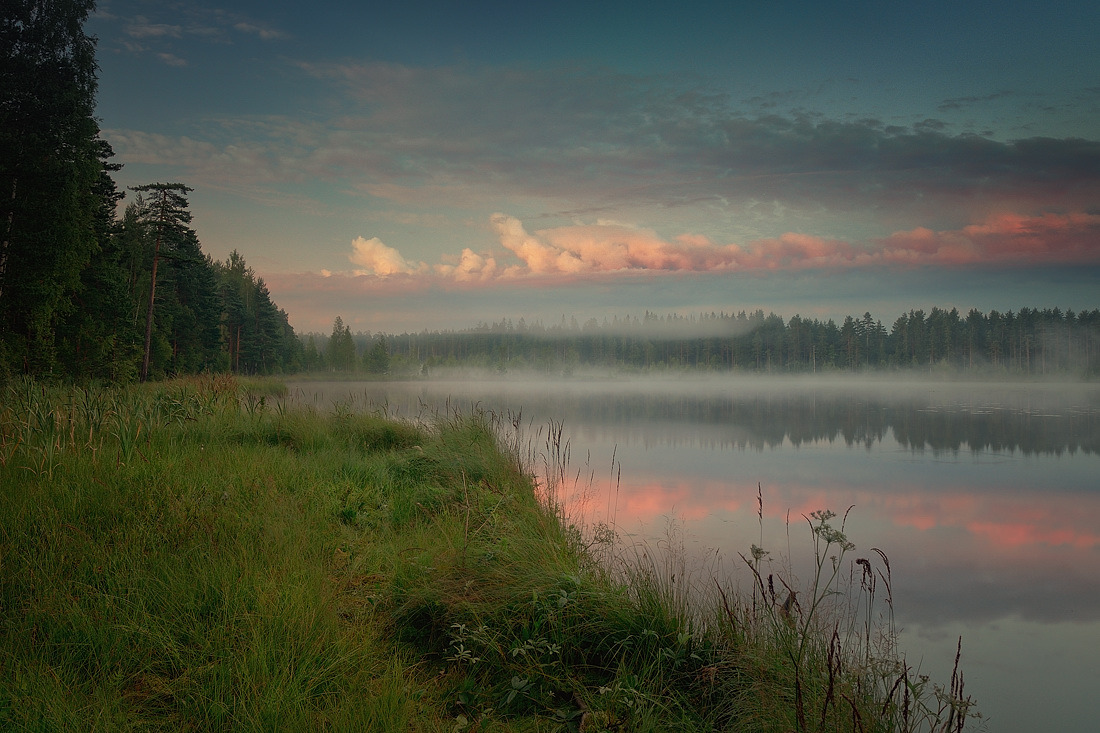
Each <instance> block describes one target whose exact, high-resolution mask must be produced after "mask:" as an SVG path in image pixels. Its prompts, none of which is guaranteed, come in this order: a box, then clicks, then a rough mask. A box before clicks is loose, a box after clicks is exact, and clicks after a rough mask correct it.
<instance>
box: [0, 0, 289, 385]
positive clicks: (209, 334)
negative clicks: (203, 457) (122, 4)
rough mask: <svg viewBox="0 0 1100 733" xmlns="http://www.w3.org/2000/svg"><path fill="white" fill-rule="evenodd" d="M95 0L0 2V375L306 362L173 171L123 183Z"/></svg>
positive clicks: (88, 375) (105, 374)
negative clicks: (103, 120)
mask: <svg viewBox="0 0 1100 733" xmlns="http://www.w3.org/2000/svg"><path fill="white" fill-rule="evenodd" d="M94 7H95V3H94V2H93V1H92V0H68V1H67V2H63V3H42V2H35V1H33V0H12V1H11V2H5V3H4V10H3V13H2V15H0V89H2V90H3V92H2V94H0V379H2V378H4V377H6V376H11V375H15V374H28V375H32V376H36V377H40V378H41V377H54V378H69V379H80V380H89V379H104V380H116V381H129V380H134V379H136V378H141V379H149V378H160V377H163V376H165V375H171V374H182V373H192V372H198V371H203V370H219V371H229V370H232V371H235V372H244V373H270V372H278V371H295V370H297V369H298V368H299V364H300V357H301V343H300V341H299V340H298V339H297V338H296V336H295V334H294V332H293V330H292V329H291V327H290V324H289V322H288V320H287V314H286V313H285V312H283V311H282V310H280V309H279V308H278V307H277V306H276V305H275V304H274V303H273V302H272V301H271V297H270V294H269V293H268V290H267V287H266V286H265V284H264V282H263V280H262V279H260V278H258V277H257V276H256V274H255V272H253V271H252V269H251V268H249V267H248V266H247V265H246V264H245V262H244V259H243V258H242V257H241V256H240V255H239V254H238V253H236V252H234V253H233V254H231V255H230V256H229V257H228V258H227V259H226V260H225V261H224V262H219V261H216V260H213V259H211V258H210V256H209V255H205V254H203V252H202V249H201V246H200V244H199V241H198V238H197V237H196V235H195V231H194V230H193V229H191V228H190V227H189V226H188V224H189V223H190V221H191V214H190V212H189V210H188V202H187V194H188V193H189V192H190V191H191V189H189V188H188V187H187V186H184V185H182V184H179V183H155V184H150V185H147V186H138V187H135V188H134V189H133V191H132V193H133V197H132V198H131V199H130V200H129V202H128V204H127V205H126V207H125V209H124V213H123V214H122V215H121V216H120V215H119V214H118V211H119V206H120V202H121V201H123V200H124V198H125V196H126V192H124V191H120V190H119V189H118V187H117V185H116V184H115V182H114V180H113V179H112V175H111V174H112V173H114V172H116V171H118V170H119V169H120V166H119V165H117V164H114V163H111V162H110V159H111V157H112V155H113V152H112V150H111V147H110V145H109V144H108V143H107V141H105V140H104V139H102V138H101V137H100V130H99V125H98V122H97V121H96V119H95V117H94V108H95V95H96V88H97V77H96V72H97V67H96V61H95V39H94V38H91V37H89V36H88V35H86V34H85V33H84V30H83V27H84V23H85V21H86V20H87V17H88V14H89V13H90V12H91V11H92V10H93V9H94Z"/></svg>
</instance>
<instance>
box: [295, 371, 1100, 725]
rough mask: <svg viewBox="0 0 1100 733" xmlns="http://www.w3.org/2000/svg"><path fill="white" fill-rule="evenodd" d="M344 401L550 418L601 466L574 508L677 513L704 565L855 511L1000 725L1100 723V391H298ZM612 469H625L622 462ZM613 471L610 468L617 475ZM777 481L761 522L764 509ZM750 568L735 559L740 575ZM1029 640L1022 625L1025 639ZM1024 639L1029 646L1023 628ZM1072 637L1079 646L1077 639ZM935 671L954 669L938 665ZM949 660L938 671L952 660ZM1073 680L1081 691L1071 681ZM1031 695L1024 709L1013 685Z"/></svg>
mask: <svg viewBox="0 0 1100 733" xmlns="http://www.w3.org/2000/svg"><path fill="white" fill-rule="evenodd" d="M299 387H300V391H299V392H298V394H299V397H300V399H302V400H303V401H307V402H312V403H313V404H316V405H318V406H319V407H321V408H328V407H330V406H331V405H332V403H333V402H339V401H342V400H352V401H356V402H357V403H358V404H359V405H361V406H362V407H364V408H366V407H367V406H369V405H375V406H378V405H382V404H385V405H386V406H387V409H388V410H389V411H390V412H391V413H397V414H401V415H405V416H416V415H423V414H424V413H425V412H426V411H428V410H430V409H431V406H440V405H443V404H446V403H447V402H448V401H449V403H450V404H451V405H452V406H457V407H459V408H462V407H467V406H469V405H473V404H478V405H480V406H481V407H483V408H485V409H490V410H495V411H498V412H502V413H508V412H512V413H515V412H519V411H522V414H523V416H524V419H525V421H526V422H527V423H528V424H530V425H531V426H532V428H533V430H534V429H537V426H540V425H544V424H545V423H546V421H548V420H550V419H553V420H555V421H561V422H563V423H564V425H565V435H566V437H568V438H569V440H570V441H571V443H572V446H573V456H574V461H575V462H576V463H581V462H584V459H583V458H582V459H581V460H577V457H578V456H584V457H585V458H586V459H587V463H588V465H587V466H584V467H581V466H575V467H574V468H576V469H577V474H578V475H582V476H592V477H593V478H592V480H591V481H583V480H582V481H580V482H579V483H578V485H577V486H575V487H572V489H573V491H572V493H571V494H570V495H568V496H565V497H564V498H565V499H566V500H567V501H568V502H569V504H570V506H571V507H572V508H573V510H574V512H575V513H576V512H580V511H582V510H583V512H584V514H585V516H586V518H587V519H588V520H589V521H606V522H610V523H613V524H614V525H615V526H616V527H617V528H618V529H619V530H620V531H621V532H623V533H624V534H628V535H639V536H655V535H660V534H661V533H662V532H663V531H664V528H665V526H666V523H667V521H668V519H669V518H674V519H676V520H679V521H680V522H681V523H682V526H683V527H684V531H685V535H686V536H687V537H689V538H690V540H689V542H688V549H689V550H690V551H694V552H695V553H697V555H698V556H699V557H705V556H714V555H715V553H719V554H721V555H722V556H724V557H726V558H730V559H731V560H736V558H737V553H738V552H747V550H748V548H749V545H750V544H751V543H753V542H763V543H764V545H765V546H766V547H768V548H769V549H772V550H774V551H775V553H776V555H788V556H789V557H791V558H792V559H793V560H795V570H796V571H797V570H798V563H797V559H798V558H808V557H810V554H811V549H810V547H809V542H810V538H809V533H808V531H806V527H805V524H804V521H803V519H802V517H803V516H804V515H809V514H810V512H812V511H815V510H817V509H822V508H831V509H833V510H836V511H838V512H843V511H844V510H845V509H846V508H847V507H849V506H854V507H855V509H854V510H853V511H852V513H851V514H850V515H849V520H848V525H847V530H848V534H849V536H850V537H851V538H852V539H853V540H855V542H856V543H857V552H864V553H865V552H868V551H869V548H871V547H879V548H882V549H883V550H884V551H886V552H887V554H888V555H889V556H890V560H891V564H892V567H893V572H894V578H895V583H894V597H895V608H896V611H897V614H898V621H899V623H900V624H901V625H902V626H903V627H905V628H907V629H909V630H910V633H908V634H907V635H906V637H903V638H904V639H907V640H908V641H907V643H908V644H910V645H911V649H912V650H913V653H914V654H916V655H918V656H919V655H920V654H925V655H926V659H929V660H931V661H929V662H928V663H927V664H926V665H925V667H926V669H927V670H928V671H932V672H934V673H935V674H937V675H938V676H939V678H941V679H943V678H945V677H946V675H947V674H949V673H950V661H951V660H953V650H954V648H953V642H954V639H955V638H956V636H957V634H958V633H962V634H963V635H964V636H965V637H966V641H965V646H964V648H965V649H966V655H967V658H968V660H969V664H968V666H967V667H966V669H967V672H968V677H967V685H968V689H969V690H970V691H972V692H973V693H974V694H975V695H976V696H977V698H978V700H979V703H980V704H981V706H982V709H983V711H985V712H986V713H987V714H989V715H991V716H992V718H993V724H992V725H991V729H992V730H995V731H1025V730H1035V729H1041V728H1044V727H1049V725H1050V723H1051V721H1057V725H1056V726H1055V727H1057V728H1059V729H1060V730H1067V731H1072V730H1076V731H1085V730H1091V729H1092V728H1091V726H1090V725H1089V724H1088V723H1087V722H1086V719H1087V718H1091V717H1092V715H1091V712H1090V711H1089V709H1088V708H1089V705H1088V702H1087V697H1085V696H1080V697H1078V696H1074V695H1071V694H1070V692H1069V691H1071V690H1074V689H1085V688H1087V687H1090V686H1091V687H1095V685H1097V684H1100V664H1098V663H1097V661H1096V660H1095V659H1093V657H1092V655H1083V654H1066V653H1065V651H1066V649H1067V648H1070V649H1076V648H1077V647H1075V646H1074V645H1073V643H1069V642H1067V639H1069V638H1070V633H1071V632H1070V631H1067V629H1072V630H1074V632H1073V633H1076V634H1077V638H1076V642H1077V643H1079V644H1084V645H1086V646H1090V645H1091V647H1092V648H1097V647H1100V522H1098V520H1100V479H1098V478H1097V477H1100V387H1096V386H1089V385H1083V386H1082V385H1077V386H1058V385H1035V384H1029V385H996V386H981V385H951V384H939V383H937V384H931V383H925V384H921V383H917V384H902V385H899V384H892V383H888V382H858V383H852V382H847V383H839V382H833V383H815V384H812V385H808V384H805V383H800V382H791V381H783V380H777V381H772V382H761V381H758V380H753V381H751V382H732V381H729V380H726V381H721V382H712V381H706V382H693V381H688V380H665V381H657V382H644V383H643V382H612V381H606V382H568V381H563V382H556V383H545V382H541V383H532V382H522V381H518V380H516V381H509V380H497V381H494V382H492V383H473V382H471V383H464V382H455V383H439V382H425V383H408V384H372V385H364V384H354V385H348V384H342V385H337V384H326V385H317V384H313V385H300V386H299ZM612 457H614V459H613V458H612ZM613 460H614V467H613ZM758 484H759V485H760V487H761V488H762V492H763V498H764V505H763V512H764V516H763V520H762V521H760V520H759V518H758V516H757V503H756V496H757V486H758ZM761 538H762V539H761ZM738 564H739V563H738V562H728V563H726V565H727V567H728V569H729V571H730V573H731V574H733V575H736V572H737V571H738V569H739V568H738V567H737V566H738ZM1021 630H1023V631H1021ZM1022 633H1026V634H1027V638H1026V639H1025V638H1022V637H1021V636H1020V634H1022ZM1067 645H1068V646H1067ZM936 660H938V662H937V661H936ZM938 663H939V664H940V665H941V666H939V667H937V664H938ZM1067 680H1072V684H1068V683H1067ZM1021 688H1026V689H1027V690H1028V691H1029V695H1032V696H1033V697H1034V698H1035V700H1034V701H1033V703H1030V704H1028V705H1027V706H1021V705H1020V704H1019V699H1020V698H1019V696H1018V695H1016V694H1014V693H1013V692H1012V690H1019V689H1021Z"/></svg>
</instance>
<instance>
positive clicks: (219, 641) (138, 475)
mask: <svg viewBox="0 0 1100 733" xmlns="http://www.w3.org/2000/svg"><path fill="white" fill-rule="evenodd" d="M284 389H285V388H284ZM9 390H13V391H9V395H8V396H9V399H7V400H5V407H4V408H3V411H2V421H0V425H2V426H3V431H4V432H3V436H4V440H3V441H2V447H3V451H2V454H0V457H2V458H3V466H2V467H0V471H2V472H3V474H2V475H3V476H4V482H3V483H4V486H5V489H4V493H5V497H4V499H5V501H4V506H5V511H4V512H3V516H2V518H0V528H2V531H3V538H4V545H5V547H6V548H7V550H6V552H5V557H4V561H3V565H2V566H0V567H2V570H3V575H4V584H3V587H4V591H3V606H2V611H0V612H2V617H3V626H2V627H0V628H2V630H3V631H2V633H3V637H4V644H3V648H4V649H5V652H3V655H2V657H0V659H2V663H0V670H2V672H0V722H4V724H5V726H7V725H12V726H13V727H15V728H16V729H18V728H21V727H22V728H27V727H40V726H43V725H44V726H46V727H47V728H63V729H71V730H126V729H136V728H139V727H140V728H150V727H151V728H164V729H169V728H175V729H179V728H189V729H197V730H201V729H213V728H219V729H221V728H227V727H228V728H232V729H252V728H266V727H270V726H271V725H272V724H276V725H278V727H280V728H282V729H293V728H317V727H327V728H329V729H334V730H364V729H372V730H407V729H417V730H464V729H469V730H474V729H476V730H553V729H557V730H619V729H629V730H673V729H675V730H776V731H785V730H799V729H810V728H814V729H817V728H821V727H823V726H825V727H828V728H829V729H833V730H853V731H854V730H918V729H922V727H923V726H924V725H926V724H929V723H931V722H932V721H933V718H934V719H935V721H936V722H939V723H943V722H946V721H947V719H948V718H949V717H951V715H952V713H953V712H955V711H956V703H958V705H957V707H958V710H957V712H962V713H965V712H967V707H965V706H963V705H962V703H964V702H965V698H963V696H962V694H961V693H962V690H961V687H960V689H958V690H957V691H956V689H955V684H954V680H953V681H952V686H951V689H950V690H949V691H948V692H947V694H945V695H939V694H933V690H932V689H925V686H926V681H925V682H922V681H921V680H920V679H919V678H914V679H910V678H909V677H908V676H907V674H906V671H905V669H906V668H905V665H904V662H902V661H900V660H896V659H895V660H890V659H877V658H873V657H872V656H871V655H870V654H869V653H867V652H868V650H866V649H860V650H858V654H857V655H856V656H857V657H859V658H856V657H853V655H852V654H853V650H852V649H851V648H847V649H846V648H842V645H841V639H840V638H839V635H838V634H836V633H835V632H837V631H838V630H840V628H841V627H840V626H839V624H833V625H832V629H831V630H832V631H833V632H834V633H832V634H830V633H829V632H830V624H829V622H826V623H824V624H823V623H822V620H823V618H824V616H823V615H818V616H817V617H816V618H815V616H814V614H815V612H816V611H817V610H818V609H819V606H818V604H817V599H818V597H821V598H824V597H825V594H826V593H828V592H832V591H830V590H829V589H830V588H831V587H832V586H831V584H830V583H829V582H827V583H825V585H819V586H818V587H816V588H815V589H811V591H810V597H809V601H810V604H809V608H808V609H807V607H806V605H807V604H806V597H805V596H803V601H802V604H801V605H800V606H798V607H795V606H794V605H793V604H790V603H786V602H785V601H783V600H782V599H779V600H777V598H776V594H775V591H774V588H769V586H770V585H771V583H770V582H769V583H768V585H765V581H764V579H763V578H758V580H760V583H761V585H760V593H759V596H757V594H756V592H755V591H754V593H753V597H752V598H751V599H750V598H736V597H733V596H731V595H729V594H728V593H726V592H725V591H724V590H723V589H721V588H717V591H716V594H714V595H711V596H710V598H711V600H712V601H714V603H712V604H711V606H700V605H698V604H697V603H696V602H695V601H694V600H691V597H692V594H689V593H686V592H685V591H684V589H683V587H682V585H681V586H680V587H678V586H676V583H675V578H674V577H673V578H669V577H668V576H667V574H664V573H662V572H661V571H660V569H659V568H657V567H656V566H653V565H652V564H651V565H646V563H645V561H644V558H634V559H633V560H631V561H629V562H626V563H623V562H622V561H621V557H620V558H619V559H618V560H616V559H615V556H614V555H610V556H608V555H604V556H603V557H602V559H601V553H602V552H603V550H606V549H607V546H608V544H609V543H610V542H611V541H612V539H613V538H611V537H610V536H608V535H607V534H605V535H603V536H602V537H601V536H600V534H599V532H596V533H595V534H593V533H592V532H585V531H582V530H581V529H578V528H577V527H575V526H572V525H571V524H569V522H568V520H567V518H565V517H564V516H563V515H562V513H561V510H560V508H559V507H557V506H556V505H555V504H554V503H553V490H554V487H553V485H552V483H553V482H552V481H551V480H548V479H543V480H542V482H541V483H540V481H539V480H536V479H535V478H534V477H533V475H532V472H531V470H530V465H531V458H532V454H531V447H530V446H526V445H524V444H523V438H522V435H521V432H520V430H519V429H518V428H519V427H520V426H518V425H516V424H512V425H511V426H509V425H508V424H506V418H503V417H502V416H494V415H487V414H466V415H463V414H458V413H452V414H447V415H436V416H435V418H434V419H433V420H432V421H431V422H430V423H428V422H421V423H419V424H413V423H403V422H397V421H393V420H389V419H384V418H382V417H380V416H378V415H364V414H359V413H354V412H352V411H351V410H350V409H342V408H341V406H340V405H334V406H333V409H332V411H331V412H328V413H325V414H321V413H319V412H318V411H316V410H308V409H302V410H292V409H289V408H287V407H286V406H285V405H284V404H283V403H280V402H279V401H278V397H279V396H280V394H281V390H280V388H279V386H278V385H277V384H272V383H238V382H237V381H236V380H232V379H226V378H219V377H210V378H202V379H195V380H186V381H182V382H173V383H167V384H164V385H158V386H155V387H144V388H131V389H128V390H107V391H103V392H100V393H93V392H91V391H87V390H78V389H72V390H65V389H61V388H54V389H52V390H51V389H47V388H45V387H41V386H40V385H34V384H30V383H24V384H20V385H15V386H14V387H13V386H12V385H9ZM555 449H558V450H560V449H561V446H560V445H559V446H556V447H555V446H554V445H553V443H552V441H551V442H548V443H547V447H546V451H547V453H544V454H543V458H545V459H549V464H548V465H553V460H554V459H553V456H552V455H550V454H552V453H553V451H554V450H555ZM819 529H820V531H819V532H818V533H817V535H816V536H817V537H818V538H819V539H821V540H823V541H824V542H825V548H824V549H828V548H829V547H834V548H835V547H841V548H842V546H843V544H842V543H843V542H844V541H845V540H843V539H842V535H841V536H837V535H835V534H831V532H836V531H839V530H835V529H834V528H832V527H831V526H830V525H829V524H828V520H823V521H822V522H821V524H820V525H819ZM822 557H824V556H822ZM746 562H749V561H748V560H746ZM771 580H772V579H771V578H769V579H768V581H771ZM825 580H828V579H825ZM769 589H770V590H771V591H772V592H771V594H770V596H769V593H768V591H769ZM780 592H781V591H780ZM820 608H821V610H822V611H823V610H824V607H823V606H821V607H820ZM956 692H958V693H959V694H958V695H956V694H955V693H956ZM944 700H948V701H949V703H950V704H949V705H948V706H947V708H944V707H943V705H944ZM921 706H923V708H922V707H921ZM937 706H938V707H937ZM921 711H923V712H921ZM918 713H919V714H918ZM963 720H965V718H963ZM959 727H961V725H960V726H959ZM951 729H954V727H952V728H951Z"/></svg>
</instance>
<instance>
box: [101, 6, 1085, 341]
mask: <svg viewBox="0 0 1100 733" xmlns="http://www.w3.org/2000/svg"><path fill="white" fill-rule="evenodd" d="M86 30H87V31H88V32H89V33H91V34H93V35H95V36H97V37H98V39H99V43H98V61H99V66H100V74H99V94H98V106H97V116H98V117H99V119H100V127H101V128H102V130H103V137H104V138H105V139H106V140H107V141H108V142H110V144H111V145H112V146H113V148H114V151H115V153H116V158H115V162H120V163H122V164H123V168H122V170H121V171H120V172H119V173H118V174H116V181H117V182H118V183H119V185H120V186H134V185H140V184H143V183H152V182H157V181H160V182H168V181H174V182H181V183H184V184H186V185H188V186H190V187H192V188H193V189H194V191H193V192H192V193H191V195H190V203H191V211H192V213H193V215H194V219H193V222H192V225H193V226H194V228H195V230H196V232H197V233H198V236H199V240H200V241H201V243H202V246H203V249H204V250H205V251H206V252H208V253H209V254H210V255H211V256H213V257H215V258H216V259H224V258H225V257H227V256H228V254H229V253H230V252H231V251H233V250H236V251H238V252H239V253H240V254H241V255H242V256H243V257H244V258H245V260H246V262H247V263H248V264H249V265H250V266H251V267H252V268H253V269H254V270H255V272H256V274H257V275H258V276H260V277H262V278H263V280H264V282H265V283H266V284H267V286H268V288H269V289H270V292H271V296H272V298H273V300H274V301H275V302H276V303H277V304H278V305H279V306H280V307H282V308H284V309H285V310H286V311H287V312H288V314H289V316H290V322H291V324H292V325H293V326H294V327H295V328H296V329H297V330H298V331H299V332H321V333H327V332H329V331H330V330H331V326H332V322H333V320H334V319H335V317H336V316H337V315H339V316H341V318H342V319H343V320H344V322H346V323H347V324H348V325H349V326H350V327H351V329H352V330H353V331H369V332H379V331H381V332H385V333H401V332H406V331H420V330H423V329H428V330H434V329H451V328H455V329H458V328H466V327H472V326H475V325H477V324H478V323H480V322H484V323H493V322H498V321H501V320H504V319H511V320H512V321H514V322H518V320H519V319H520V318H524V319H525V320H526V321H527V322H534V321H541V322H543V323H545V324H547V325H553V324H556V323H558V322H559V321H560V320H561V318H562V317H563V316H564V317H565V318H566V319H569V318H574V317H575V318H576V319H577V320H578V322H584V321H586V320H587V319H589V318H596V319H598V320H599V319H603V318H608V319H611V318H613V317H615V316H618V317H623V316H639V317H640V316H642V315H644V313H645V312H646V311H651V312H656V313H658V314H667V313H679V314H683V315H690V314H698V313H710V312H726V313H735V312H738V311H741V310H748V311H752V310H756V309H757V308H760V309H763V310H764V311H765V312H769V311H771V312H775V313H777V314H779V315H781V316H783V317H784V318H790V317H791V316H793V315H795V314H799V315H801V316H802V317H803V318H811V317H812V318H821V319H828V318H835V319H837V320H840V319H842V318H843V317H844V316H845V315H848V314H852V315H857V316H858V315H862V314H863V313H864V312H866V311H869V312H871V313H872V315H873V316H875V317H876V318H879V319H880V320H882V321H883V323H884V324H886V325H887V326H889V325H890V323H892V322H893V320H894V319H895V318H896V317H897V316H898V315H900V314H902V313H904V312H907V311H908V310H910V309H914V308H923V309H925V310H926V311H927V310H928V309H930V308H931V307H933V306H939V307H943V308H951V307H956V308H958V309H959V310H960V311H961V312H962V313H964V314H965V313H966V312H967V311H968V310H969V309H970V308H978V309H979V310H982V311H986V312H987V311H989V310H992V309H997V310H1001V311H1002V312H1003V311H1006V310H1019V309H1020V308H1022V307H1038V308H1051V307H1056V306H1057V307H1060V308H1062V309H1067V308H1068V309H1073V310H1082V309H1089V310H1091V309H1093V308H1097V307H1100V44H1098V43H1097V42H1096V38H1098V37H1100V5H1098V4H1097V3H1095V1H1094V0H1088V1H1082V2H1079V1H1078V0H1065V1H1064V2H1058V3H1048V2H981V1H978V0H975V1H974V2H964V3H960V2H957V0H954V1H952V2H940V1H939V0H931V1H929V2H923V3H912V2H907V3H897V2H890V1H886V0H879V1H878V2H863V1H843V2H830V3H822V2H780V1H777V2H770V3H752V4H749V3H742V2H736V1H731V0H726V2H691V1H690V0H686V1H685V0H681V1H680V2H667V3H666V2H645V1H644V0H633V1H632V2H618V1H617V0H609V1H603V2H601V1H600V0H587V1H586V2H574V1H573V0H561V1H559V2H555V3H539V4H524V3H517V2H514V0H509V1H508V2H477V1H476V0H467V1H466V2H443V1H433V2H421V1H418V0H408V1H406V2H403V3H377V2H331V1H327V0H316V1H315V2H310V3H269V2H253V1H251V0H245V1H239V2H227V1H223V2H206V1H205V0H200V1H197V2H176V1H174V0H100V2H99V4H98V8H97V11H96V13H95V14H94V15H93V16H92V18H91V19H90V20H89V22H88V24H87V26H86ZM132 196H133V194H131V195H130V196H128V200H130V199H132ZM124 203H125V202H124Z"/></svg>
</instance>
